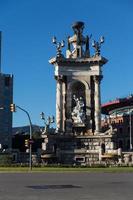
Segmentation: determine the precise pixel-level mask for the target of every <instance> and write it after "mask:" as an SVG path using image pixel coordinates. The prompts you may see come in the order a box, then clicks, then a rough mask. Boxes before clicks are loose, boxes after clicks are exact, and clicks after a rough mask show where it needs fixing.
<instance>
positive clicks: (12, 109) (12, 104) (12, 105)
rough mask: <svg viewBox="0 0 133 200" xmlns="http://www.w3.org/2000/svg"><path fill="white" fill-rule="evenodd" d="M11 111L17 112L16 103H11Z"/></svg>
mask: <svg viewBox="0 0 133 200" xmlns="http://www.w3.org/2000/svg"><path fill="white" fill-rule="evenodd" d="M10 111H11V112H16V106H15V104H14V103H11V104H10Z"/></svg>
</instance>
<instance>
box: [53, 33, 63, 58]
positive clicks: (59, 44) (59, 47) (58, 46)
mask: <svg viewBox="0 0 133 200" xmlns="http://www.w3.org/2000/svg"><path fill="white" fill-rule="evenodd" d="M52 43H53V44H55V46H56V52H57V57H60V56H62V48H63V47H64V46H65V41H64V40H62V41H61V42H57V39H56V37H55V36H54V37H53V38H52Z"/></svg>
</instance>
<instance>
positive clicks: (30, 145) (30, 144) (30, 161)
mask: <svg viewBox="0 0 133 200" xmlns="http://www.w3.org/2000/svg"><path fill="white" fill-rule="evenodd" d="M16 108H19V109H20V110H22V111H23V112H25V113H26V115H27V117H28V119H29V125H30V141H29V147H30V148H29V156H30V157H29V169H30V170H32V122H31V118H30V115H29V113H28V112H27V111H26V110H25V109H23V108H21V107H20V106H16Z"/></svg>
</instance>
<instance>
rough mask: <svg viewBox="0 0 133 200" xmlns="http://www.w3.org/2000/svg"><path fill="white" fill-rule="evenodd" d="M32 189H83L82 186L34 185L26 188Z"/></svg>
mask: <svg viewBox="0 0 133 200" xmlns="http://www.w3.org/2000/svg"><path fill="white" fill-rule="evenodd" d="M26 187H28V188H31V189H37V190H38V189H39V190H43V189H71V188H81V186H77V185H32V186H26Z"/></svg>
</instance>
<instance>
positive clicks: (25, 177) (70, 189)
mask: <svg viewBox="0 0 133 200" xmlns="http://www.w3.org/2000/svg"><path fill="white" fill-rule="evenodd" d="M0 200H133V173H88V172H70V173H68V172H64V173H54V172H52V173H46V172H45V173H44V172H43V173H0Z"/></svg>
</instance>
